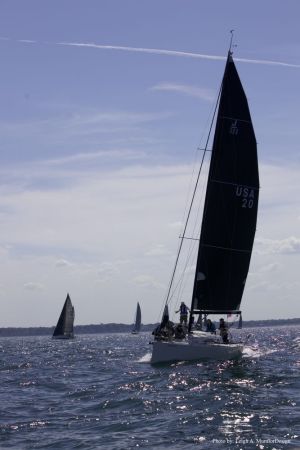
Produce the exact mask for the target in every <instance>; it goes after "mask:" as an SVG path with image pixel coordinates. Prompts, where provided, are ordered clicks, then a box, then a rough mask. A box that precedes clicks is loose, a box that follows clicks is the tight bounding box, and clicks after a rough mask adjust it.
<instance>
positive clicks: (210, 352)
mask: <svg viewBox="0 0 300 450" xmlns="http://www.w3.org/2000/svg"><path fill="white" fill-rule="evenodd" d="M152 347H153V348H152V358H151V363H152V364H156V363H163V362H169V361H196V360H200V359H214V360H219V361H220V360H221V361H226V360H228V359H239V358H241V357H242V354H243V349H244V345H243V344H242V343H234V344H222V343H219V342H213V341H212V340H211V341H210V342H207V341H206V342H205V341H204V340H202V339H195V338H191V339H188V340H184V341H176V340H172V341H153V342H152Z"/></svg>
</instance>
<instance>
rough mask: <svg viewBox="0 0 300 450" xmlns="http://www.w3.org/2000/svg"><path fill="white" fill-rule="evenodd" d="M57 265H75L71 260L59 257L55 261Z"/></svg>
mask: <svg viewBox="0 0 300 450" xmlns="http://www.w3.org/2000/svg"><path fill="white" fill-rule="evenodd" d="M55 266H56V267H73V266H74V264H72V263H71V262H69V261H67V260H65V259H58V260H57V261H56V263H55Z"/></svg>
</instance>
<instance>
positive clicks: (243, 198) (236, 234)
mask: <svg viewBox="0 0 300 450" xmlns="http://www.w3.org/2000/svg"><path fill="white" fill-rule="evenodd" d="M258 194H259V175H258V162H257V149H256V139H255V134H254V130H253V126H252V121H251V116H250V112H249V107H248V102H247V98H246V95H245V92H244V90H243V87H242V84H241V81H240V79H239V75H238V73H237V70H236V67H235V65H234V62H233V59H232V55H231V52H229V54H228V58H227V62H226V67H225V72H224V76H223V81H222V86H221V94H220V101H219V108H218V114H217V120H216V128H215V135H214V141H213V147H212V155H211V161H210V169H209V175H208V182H207V190H206V198H205V203H204V210H203V219H202V227H201V235H200V242H199V251H198V259H197V265H196V273H195V280H194V288H193V297H192V304H191V317H192V315H193V313H196V314H202V313H203V314H209V313H211V314H213V313H215V314H218V313H219V314H222V313H231V312H238V309H239V307H240V303H241V299H242V295H243V291H244V287H245V282H246V278H247V275H248V270H249V265H250V259H251V253H252V247H253V241H254V235H255V230H256V218H257V207H258Z"/></svg>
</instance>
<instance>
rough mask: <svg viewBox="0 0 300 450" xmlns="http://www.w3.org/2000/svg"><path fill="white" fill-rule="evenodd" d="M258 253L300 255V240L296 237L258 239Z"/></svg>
mask: <svg viewBox="0 0 300 450" xmlns="http://www.w3.org/2000/svg"><path fill="white" fill-rule="evenodd" d="M256 251H257V252H258V253H261V254H268V253H269V254H270V253H271V254H275V253H281V254H289V253H290V254H292V253H300V239H299V238H296V237H294V236H290V237H288V238H284V239H281V240H278V239H276V240H275V239H264V238H257V239H256Z"/></svg>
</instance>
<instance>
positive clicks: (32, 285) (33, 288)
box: [24, 281, 44, 291]
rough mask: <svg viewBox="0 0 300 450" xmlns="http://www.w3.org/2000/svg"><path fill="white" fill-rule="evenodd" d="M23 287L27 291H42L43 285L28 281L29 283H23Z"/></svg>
mask: <svg viewBox="0 0 300 450" xmlns="http://www.w3.org/2000/svg"><path fill="white" fill-rule="evenodd" d="M24 289H26V290H29V291H42V290H43V289H44V286H43V285H42V284H41V283H34V282H32V281H30V282H29V283H25V284H24Z"/></svg>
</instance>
